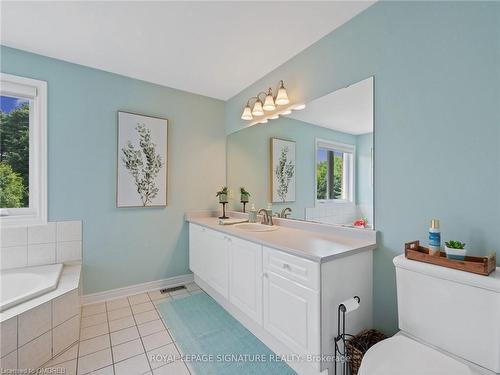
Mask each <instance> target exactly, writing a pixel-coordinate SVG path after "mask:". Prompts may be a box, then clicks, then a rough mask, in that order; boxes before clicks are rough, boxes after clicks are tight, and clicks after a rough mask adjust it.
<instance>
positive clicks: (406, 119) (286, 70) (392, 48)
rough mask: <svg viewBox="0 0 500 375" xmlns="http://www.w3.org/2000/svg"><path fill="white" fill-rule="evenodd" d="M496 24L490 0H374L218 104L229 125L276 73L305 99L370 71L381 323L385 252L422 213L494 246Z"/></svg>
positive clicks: (498, 136)
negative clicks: (287, 59)
mask: <svg viewBox="0 0 500 375" xmlns="http://www.w3.org/2000/svg"><path fill="white" fill-rule="evenodd" d="M499 24H500V3H494V2H473V3H469V2H379V3H376V4H375V5H373V6H372V7H370V8H368V9H367V10H366V11H364V12H363V13H361V14H360V15H358V16H357V17H355V18H354V19H352V20H351V21H349V22H348V23H346V24H344V25H343V26H342V27H340V28H339V29H337V30H335V31H334V32H333V33H331V34H329V35H327V36H326V37H324V38H323V39H321V40H320V41H319V42H317V43H316V44H314V45H313V46H311V47H309V48H308V49H306V50H304V51H303V52H301V53H300V54H298V55H297V56H295V57H294V58H292V59H291V60H289V61H288V62H287V63H285V64H284V65H282V66H280V67H278V68H277V69H276V70H274V71H273V72H271V73H269V74H268V75H266V76H265V77H263V78H262V79H260V80H258V81H257V82H256V83H254V84H253V85H252V86H250V87H249V88H247V89H245V90H244V91H242V92H241V93H240V94H238V95H237V96H235V97H234V98H232V99H230V100H229V101H228V103H227V106H226V126H227V132H228V133H231V132H233V131H236V130H239V129H241V127H242V124H243V122H242V121H241V120H240V119H239V118H240V115H241V110H242V108H243V106H244V104H245V102H246V100H247V98H249V97H251V96H253V95H254V94H255V93H257V92H259V91H262V89H265V88H266V87H269V86H270V85H271V86H272V85H273V84H275V83H276V82H278V81H279V80H280V79H283V80H284V81H285V82H286V84H287V88H288V91H289V96H290V98H292V99H294V100H296V101H297V102H308V101H310V100H313V99H315V98H318V97H320V96H323V95H325V94H327V93H329V92H331V91H333V90H336V89H338V88H341V87H345V86H346V85H348V84H349V83H352V82H358V81H360V80H362V79H364V78H366V77H369V76H371V75H374V76H375V145H374V147H375V225H376V227H377V229H378V230H379V231H380V242H379V248H378V249H377V250H376V251H375V256H374V303H375V304H374V318H375V322H376V326H377V327H378V328H379V329H382V330H384V331H386V332H388V333H390V332H394V331H395V330H396V329H397V306H396V282H395V274H394V267H393V264H392V258H393V257H394V256H395V255H397V254H401V253H402V252H403V245H404V243H405V242H406V241H408V240H414V239H420V240H423V241H424V240H425V238H426V231H427V228H428V225H429V221H430V219H431V218H439V219H441V222H442V231H443V236H444V238H445V239H451V238H455V239H460V240H463V241H465V242H466V243H467V246H468V248H469V249H470V252H471V253H473V254H484V253H486V252H488V251H497V252H498V251H499V250H500V231H499V230H498V228H497V227H498V224H499V222H500V194H499V192H500V125H499V124H500V69H499V66H500V56H499V54H500V33H499V29H498V25H499ZM498 260H499V261H500V257H498ZM499 264H500V263H499Z"/></svg>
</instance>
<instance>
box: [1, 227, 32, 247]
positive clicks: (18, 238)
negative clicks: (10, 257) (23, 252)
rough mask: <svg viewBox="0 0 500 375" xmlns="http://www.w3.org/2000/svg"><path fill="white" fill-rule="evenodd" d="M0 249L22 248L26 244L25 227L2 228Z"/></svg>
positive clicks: (26, 234) (26, 231)
mask: <svg viewBox="0 0 500 375" xmlns="http://www.w3.org/2000/svg"><path fill="white" fill-rule="evenodd" d="M0 234H1V236H0V237H1V238H0V247H10V246H23V245H27V244H28V228H27V227H25V226H24V227H2V228H1V229H0Z"/></svg>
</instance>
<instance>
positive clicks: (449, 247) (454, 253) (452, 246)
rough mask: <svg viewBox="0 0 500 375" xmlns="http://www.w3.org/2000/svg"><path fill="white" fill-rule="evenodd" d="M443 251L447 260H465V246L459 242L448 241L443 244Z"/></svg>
mask: <svg viewBox="0 0 500 375" xmlns="http://www.w3.org/2000/svg"><path fill="white" fill-rule="evenodd" d="M444 249H445V251H446V256H447V257H448V259H455V260H464V259H465V254H466V250H465V244H464V243H463V242H460V241H454V240H450V241H447V242H445V246H444Z"/></svg>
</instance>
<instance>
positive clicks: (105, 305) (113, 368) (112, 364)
mask: <svg viewBox="0 0 500 375" xmlns="http://www.w3.org/2000/svg"><path fill="white" fill-rule="evenodd" d="M127 301H128V300H127ZM104 309H105V310H106V322H107V323H108V339H109V351H110V353H111V369H112V370H113V375H114V374H115V358H114V355H113V346H112V345H111V327H110V325H109V316H108V304H107V303H104Z"/></svg>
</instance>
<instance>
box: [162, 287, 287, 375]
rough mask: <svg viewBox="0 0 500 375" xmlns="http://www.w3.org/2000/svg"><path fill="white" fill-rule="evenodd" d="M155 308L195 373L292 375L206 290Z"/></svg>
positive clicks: (284, 365)
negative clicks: (157, 308)
mask: <svg viewBox="0 0 500 375" xmlns="http://www.w3.org/2000/svg"><path fill="white" fill-rule="evenodd" d="M159 310H160V313H161V315H162V316H163V318H164V319H165V321H166V322H167V326H168V327H169V330H170V332H171V333H172V335H173V336H174V339H175V341H176V343H177V345H178V346H179V348H180V350H181V351H182V352H183V354H184V355H185V356H187V358H186V362H187V363H188V364H189V366H190V367H191V368H192V369H193V371H194V373H195V375H235V374H238V375H267V374H269V375H271V374H272V375H291V374H296V372H295V371H293V370H292V369H291V368H290V367H289V366H288V365H287V364H286V363H285V362H284V361H280V360H279V359H277V358H276V355H275V354H274V353H273V352H272V351H271V350H270V349H269V348H268V347H267V346H266V345H264V343H262V342H261V341H260V340H259V339H258V338H257V337H255V336H254V335H253V334H252V333H251V332H250V331H249V330H247V329H246V328H245V327H243V325H242V324H241V323H239V322H238V321H237V320H236V319H234V318H233V317H232V316H231V315H230V314H229V313H228V312H227V311H226V310H224V309H223V308H222V307H221V306H220V305H219V304H218V303H217V302H215V300H214V299H212V298H211V297H210V296H209V295H208V294H206V293H198V294H194V295H191V296H187V297H184V298H179V299H173V300H170V301H166V302H164V303H162V304H160V305H159Z"/></svg>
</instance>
